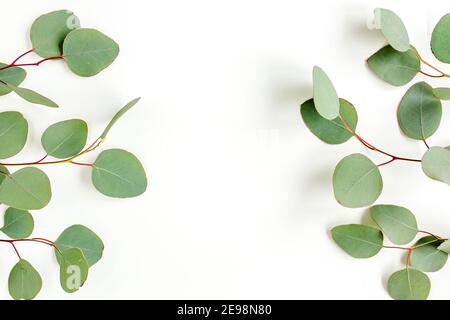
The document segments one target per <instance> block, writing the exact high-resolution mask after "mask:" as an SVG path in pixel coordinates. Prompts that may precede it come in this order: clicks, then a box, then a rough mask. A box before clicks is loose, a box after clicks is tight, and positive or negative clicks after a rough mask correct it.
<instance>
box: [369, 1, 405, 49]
mask: <svg viewBox="0 0 450 320" xmlns="http://www.w3.org/2000/svg"><path fill="white" fill-rule="evenodd" d="M374 13H375V24H376V25H377V27H378V28H379V29H380V30H381V32H382V33H383V35H384V37H385V38H386V40H387V42H388V43H389V44H390V45H391V46H392V47H393V48H394V49H395V50H398V51H401V52H405V51H408V50H409V49H410V45H409V36H408V31H407V30H406V27H405V25H404V24H403V21H402V19H400V17H399V16H398V15H397V14H395V13H394V12H393V11H391V10H388V9H383V8H376V9H375V12H374Z"/></svg>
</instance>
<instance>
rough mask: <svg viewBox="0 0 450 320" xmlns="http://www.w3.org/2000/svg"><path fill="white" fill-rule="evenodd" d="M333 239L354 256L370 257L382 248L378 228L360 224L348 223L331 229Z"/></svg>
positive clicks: (380, 234) (381, 235)
mask: <svg viewBox="0 0 450 320" xmlns="http://www.w3.org/2000/svg"><path fill="white" fill-rule="evenodd" d="M331 235H332V237H333V240H334V241H335V242H336V243H337V245H338V246H339V247H341V248H342V249H343V250H344V251H345V252H347V253H348V254H349V255H351V256H352V257H354V258H370V257H373V256H374V255H376V254H377V253H378V252H380V250H381V249H382V248H383V234H382V233H381V231H380V230H378V229H376V228H373V227H370V226H365V225H361V224H349V225H343V226H338V227H335V228H333V229H332V230H331Z"/></svg>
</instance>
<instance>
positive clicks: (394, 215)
mask: <svg viewBox="0 0 450 320" xmlns="http://www.w3.org/2000/svg"><path fill="white" fill-rule="evenodd" d="M370 215H371V217H372V219H373V220H374V221H375V222H376V224H377V225H378V226H379V227H380V228H381V230H382V231H383V233H384V234H385V235H386V237H388V238H389V240H390V241H391V242H392V243H394V244H399V245H403V244H407V243H410V242H411V241H412V240H414V238H415V237H416V235H417V231H418V230H417V221H416V217H414V215H413V213H412V212H411V211H409V210H408V209H406V208H403V207H400V206H394V205H376V206H373V207H371V208H370Z"/></svg>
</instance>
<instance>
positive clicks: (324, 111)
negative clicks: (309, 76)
mask: <svg viewBox="0 0 450 320" xmlns="http://www.w3.org/2000/svg"><path fill="white" fill-rule="evenodd" d="M313 82H314V105H315V107H316V110H317V112H318V113H319V114H320V115H321V116H322V117H324V118H325V119H328V120H333V119H335V118H336V117H338V116H339V97H338V95H337V93H336V89H335V88H334V86H333V83H332V82H331V80H330V78H328V75H327V74H326V73H325V72H324V71H323V70H322V69H321V68H319V67H317V66H315V67H314V70H313Z"/></svg>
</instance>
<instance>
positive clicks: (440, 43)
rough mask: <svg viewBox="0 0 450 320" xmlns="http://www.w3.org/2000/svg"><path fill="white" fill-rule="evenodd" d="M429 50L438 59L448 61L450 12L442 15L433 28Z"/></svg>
mask: <svg viewBox="0 0 450 320" xmlns="http://www.w3.org/2000/svg"><path fill="white" fill-rule="evenodd" d="M431 50H432V51H433V54H434V56H435V57H436V58H437V59H438V60H440V61H442V62H445V63H450V14H446V15H445V16H443V17H442V18H441V20H439V22H438V23H437V25H436V27H435V28H434V30H433V33H432V35H431Z"/></svg>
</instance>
